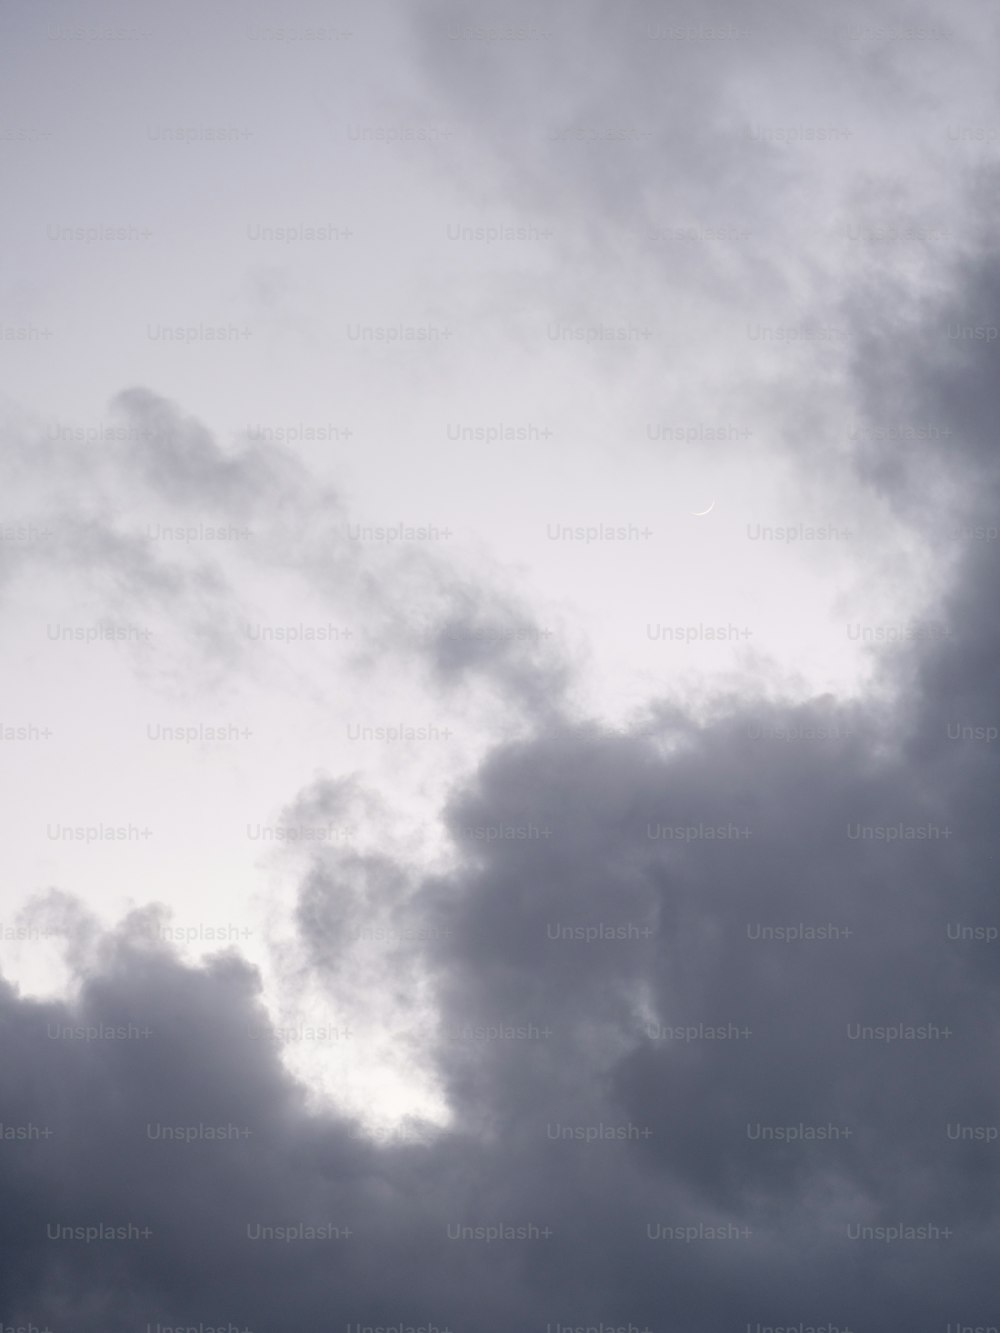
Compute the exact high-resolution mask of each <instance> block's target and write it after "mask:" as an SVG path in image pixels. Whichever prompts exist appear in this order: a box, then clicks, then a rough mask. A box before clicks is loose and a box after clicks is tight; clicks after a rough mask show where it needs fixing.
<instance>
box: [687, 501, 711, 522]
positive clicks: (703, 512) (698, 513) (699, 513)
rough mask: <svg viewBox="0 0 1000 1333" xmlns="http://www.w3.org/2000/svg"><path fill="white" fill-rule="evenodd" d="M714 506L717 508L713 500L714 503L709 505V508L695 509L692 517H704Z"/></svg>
mask: <svg viewBox="0 0 1000 1333" xmlns="http://www.w3.org/2000/svg"><path fill="white" fill-rule="evenodd" d="M714 508H715V501H714V500H713V501H712V503H711V504H710V505H709V506H708V508H707V509H697V510H695V511H693V512H692V515H691V517H692V518H704V517H705V515H706V514H710V513H711V512H712V510H713V509H714Z"/></svg>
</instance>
